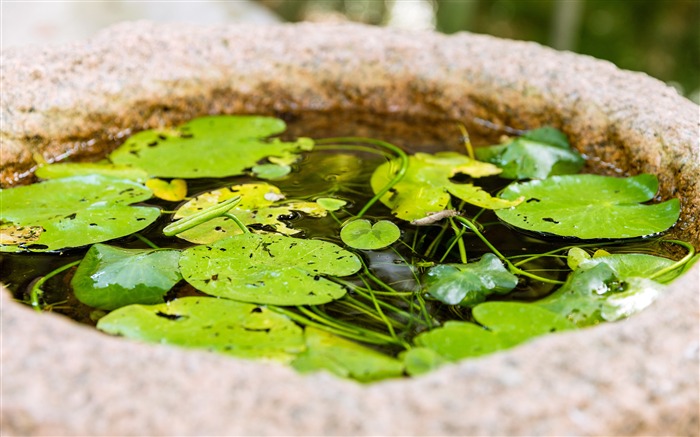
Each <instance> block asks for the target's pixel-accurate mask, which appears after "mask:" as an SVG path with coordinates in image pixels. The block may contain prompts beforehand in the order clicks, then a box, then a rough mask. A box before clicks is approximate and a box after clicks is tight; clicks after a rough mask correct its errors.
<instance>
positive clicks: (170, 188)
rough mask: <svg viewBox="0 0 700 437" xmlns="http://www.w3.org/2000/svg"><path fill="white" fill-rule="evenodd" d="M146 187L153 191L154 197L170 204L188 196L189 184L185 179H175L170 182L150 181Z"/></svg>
mask: <svg viewBox="0 0 700 437" xmlns="http://www.w3.org/2000/svg"><path fill="white" fill-rule="evenodd" d="M146 186H147V187H148V188H150V189H151V190H153V195H154V196H156V197H157V198H159V199H163V200H167V201H170V202H179V201H180V200H182V199H184V198H185V196H187V182H185V181H184V180H183V179H173V180H171V181H170V182H167V181H164V180H162V179H149V180H147V181H146Z"/></svg>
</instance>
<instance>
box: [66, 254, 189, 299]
mask: <svg viewBox="0 0 700 437" xmlns="http://www.w3.org/2000/svg"><path fill="white" fill-rule="evenodd" d="M179 257H180V252H179V251H177V250H167V249H156V250H154V249H145V250H144V249H122V248H118V247H111V246H107V245H105V244H95V245H94V246H92V247H91V248H90V250H88V251H87V253H86V254H85V257H84V258H83V260H82V261H81V262H80V265H79V266H78V269H77V270H76V271H75V275H73V279H72V280H71V286H72V287H73V292H74V293H75V297H76V298H77V299H78V300H79V301H81V302H82V303H84V304H86V305H89V306H91V307H94V308H100V309H103V310H113V309H116V308H120V307H123V306H126V305H130V304H146V305H150V304H156V303H162V302H163V296H164V295H165V294H166V293H167V292H168V291H169V290H170V289H171V288H172V287H173V286H174V285H175V284H176V283H177V282H178V281H179V280H180V279H182V277H181V276H180V270H179V268H178V265H177V261H178V258H179Z"/></svg>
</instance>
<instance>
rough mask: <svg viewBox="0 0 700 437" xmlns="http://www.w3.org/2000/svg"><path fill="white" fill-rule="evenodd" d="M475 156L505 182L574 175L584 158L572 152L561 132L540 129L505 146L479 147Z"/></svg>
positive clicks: (549, 128)
mask: <svg viewBox="0 0 700 437" xmlns="http://www.w3.org/2000/svg"><path fill="white" fill-rule="evenodd" d="M476 156H477V158H479V159H480V160H482V161H486V162H490V163H492V164H495V165H497V166H498V167H500V168H501V169H503V172H502V173H501V174H500V176H501V177H503V178H507V179H544V178H546V177H548V176H553V175H562V174H576V173H578V172H579V171H581V169H582V168H583V164H584V159H583V157H582V156H581V155H580V154H579V153H578V152H576V151H575V150H573V149H572V148H571V146H570V145H569V141H568V140H567V139H566V135H564V134H563V133H562V132H561V131H559V130H557V129H554V128H551V127H543V128H539V129H535V130H532V131H530V132H527V133H525V134H524V135H522V136H520V137H518V138H515V139H512V140H511V141H509V142H507V143H506V144H501V145H498V146H490V147H479V148H477V149H476Z"/></svg>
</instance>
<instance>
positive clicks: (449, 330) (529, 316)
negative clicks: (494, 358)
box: [414, 302, 575, 361]
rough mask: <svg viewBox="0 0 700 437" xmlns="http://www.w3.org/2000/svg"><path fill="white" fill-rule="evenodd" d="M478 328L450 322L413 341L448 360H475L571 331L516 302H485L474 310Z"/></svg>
mask: <svg viewBox="0 0 700 437" xmlns="http://www.w3.org/2000/svg"><path fill="white" fill-rule="evenodd" d="M473 315H474V318H475V319H476V320H477V321H478V322H479V323H480V324H482V325H484V326H479V325H477V324H474V323H469V322H455V321H450V322H447V323H445V325H444V326H442V327H440V328H437V329H433V330H431V331H427V332H424V333H422V334H420V335H418V336H417V337H416V338H415V340H414V342H415V343H416V345H418V346H422V347H426V348H430V349H432V350H434V351H435V352H437V353H438V354H439V355H440V356H442V357H443V358H445V359H446V360H448V361H457V360H460V359H462V358H468V357H478V356H481V355H486V354H489V353H493V352H496V351H499V350H502V349H507V348H510V347H513V346H515V345H517V344H520V343H523V342H525V341H527V340H530V339H532V338H535V337H538V336H540V335H544V334H548V333H551V332H556V331H565V330H569V329H575V326H574V325H573V324H572V323H570V322H569V321H568V320H566V318H564V317H562V316H560V315H558V314H556V313H553V312H551V311H547V310H545V309H543V308H538V307H537V306H536V305H531V304H525V303H519V302H485V303H482V304H479V305H477V306H476V307H474V310H473Z"/></svg>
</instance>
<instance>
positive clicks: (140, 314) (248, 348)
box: [97, 297, 305, 362]
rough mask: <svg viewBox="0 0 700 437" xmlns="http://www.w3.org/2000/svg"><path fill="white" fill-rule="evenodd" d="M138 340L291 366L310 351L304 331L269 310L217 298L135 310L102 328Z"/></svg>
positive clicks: (111, 317) (103, 322)
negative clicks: (307, 347) (274, 361)
mask: <svg viewBox="0 0 700 437" xmlns="http://www.w3.org/2000/svg"><path fill="white" fill-rule="evenodd" d="M97 328H98V329H100V330H102V331H104V332H107V333H109V334H115V335H121V336H124V337H127V338H131V339H134V340H143V341H148V342H153V343H160V344H169V345H176V346H182V347H191V348H199V349H206V350H209V351H215V352H220V353H224V354H228V355H233V356H236V357H241V358H264V359H271V360H277V361H283V362H290V361H291V360H293V359H294V357H295V356H296V354H297V353H299V352H302V351H303V350H304V348H305V346H304V337H303V333H302V330H301V328H299V327H298V326H297V325H296V324H295V323H294V322H292V321H291V320H289V319H288V318H287V317H285V316H283V315H281V314H277V313H275V312H273V311H270V310H269V309H267V308H265V307H260V306H257V305H251V304H247V303H241V302H234V301H231V300H226V299H215V298H211V297H184V298H181V299H176V300H174V301H172V302H168V303H164V304H160V305H150V306H146V305H129V306H126V307H123V308H120V309H118V310H116V311H113V312H111V313H109V314H107V315H106V316H104V317H103V318H101V319H100V321H99V322H98V323H97Z"/></svg>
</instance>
